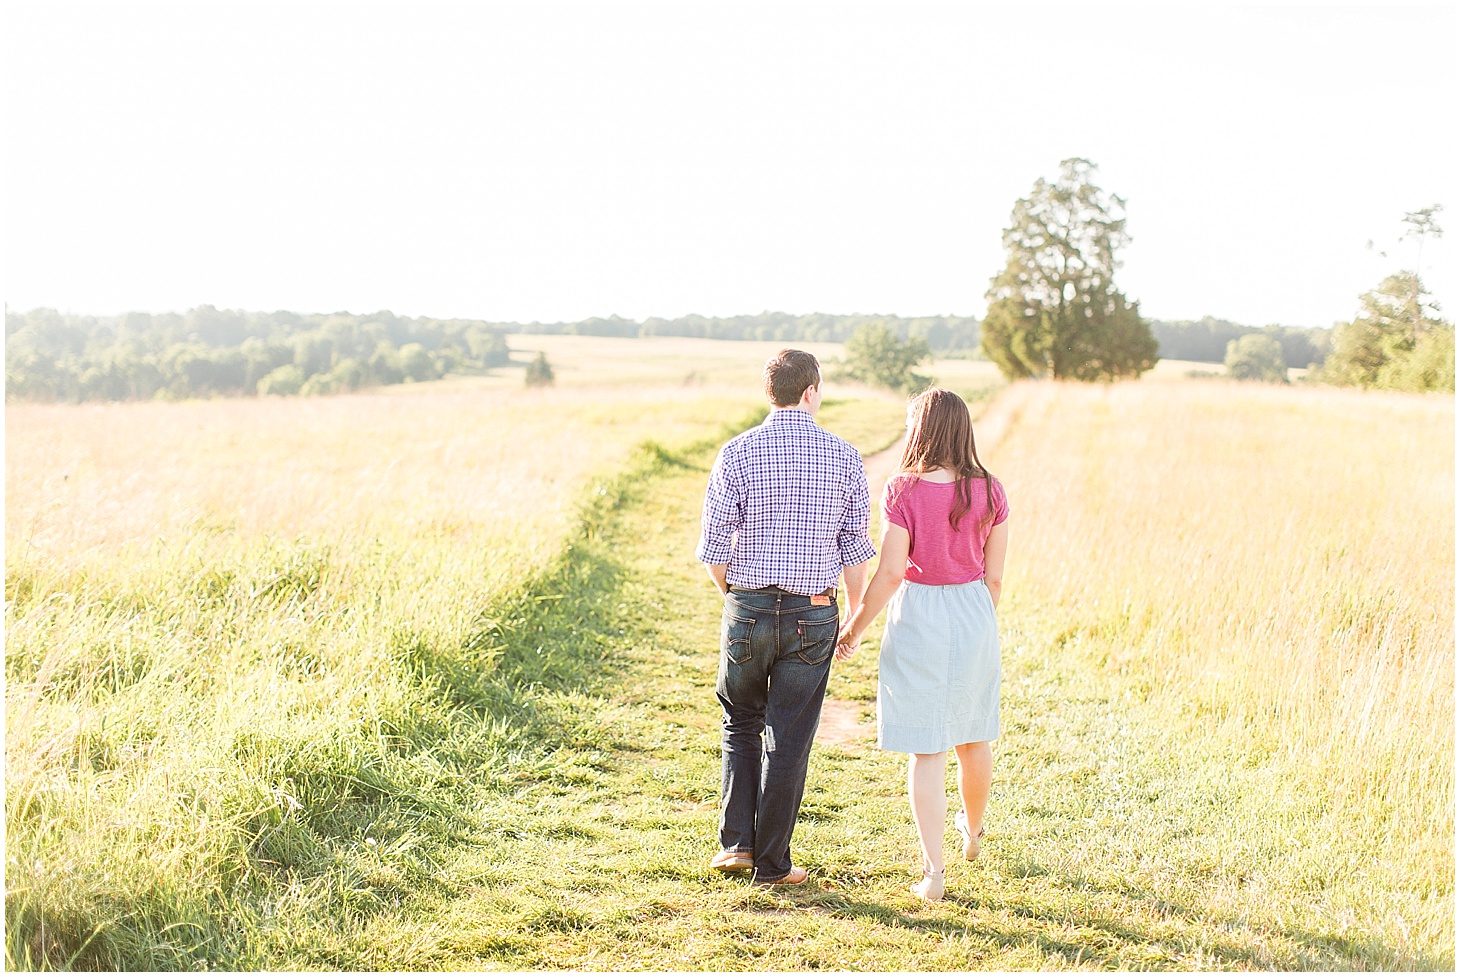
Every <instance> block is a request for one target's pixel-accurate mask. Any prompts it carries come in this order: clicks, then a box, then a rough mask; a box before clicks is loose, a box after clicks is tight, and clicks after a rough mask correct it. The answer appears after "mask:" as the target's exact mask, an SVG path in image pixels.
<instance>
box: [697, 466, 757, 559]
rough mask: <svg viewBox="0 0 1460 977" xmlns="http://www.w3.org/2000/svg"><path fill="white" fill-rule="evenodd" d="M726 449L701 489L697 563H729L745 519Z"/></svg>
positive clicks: (740, 490) (742, 498) (742, 489)
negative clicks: (702, 495) (702, 499)
mask: <svg viewBox="0 0 1460 977" xmlns="http://www.w3.org/2000/svg"><path fill="white" fill-rule="evenodd" d="M729 447H730V446H729V445H728V444H727V445H726V446H725V447H723V448H721V449H720V453H719V454H718V455H717V456H716V457H715V465H714V467H713V468H711V469H710V484H709V486H708V487H707V488H706V489H705V508H704V512H703V513H702V514H701V517H700V544H699V546H697V547H696V548H695V558H696V559H697V560H699V561H700V562H701V563H710V564H717V565H718V564H725V563H729V562H730V552H731V547H732V545H733V543H734V541H735V533H736V532H737V531H738V530H739V529H740V525H741V523H742V522H743V520H744V518H745V487H744V485H742V484H741V483H740V480H739V479H738V478H736V472H735V471H734V467H735V466H734V464H733V461H732V459H731V458H730V457H729V452H728V449H729Z"/></svg>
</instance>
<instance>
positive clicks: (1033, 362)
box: [981, 159, 1156, 380]
mask: <svg viewBox="0 0 1460 977" xmlns="http://www.w3.org/2000/svg"><path fill="white" fill-rule="evenodd" d="M1094 171H1095V164H1093V163H1091V162H1090V161H1089V160H1085V159H1067V160H1064V161H1063V162H1062V163H1060V175H1059V178H1058V179H1057V180H1056V181H1055V182H1054V183H1046V182H1045V181H1044V178H1043V177H1041V178H1039V179H1038V180H1036V181H1035V182H1034V190H1033V192H1032V193H1030V195H1029V196H1028V197H1025V198H1021V199H1020V200H1018V201H1017V202H1016V203H1015V204H1014V213H1013V216H1012V219H1011V221H1010V226H1009V227H1008V228H1006V229H1005V230H1004V248H1005V250H1006V251H1007V252H1008V255H1009V261H1008V264H1007V265H1006V266H1005V267H1004V270H1003V272H1002V273H1001V274H999V275H998V276H997V277H996V278H994V279H993V283H992V285H991V286H990V288H989V290H988V293H987V296H986V297H987V298H988V300H989V311H988V315H987V316H986V317H985V319H984V322H983V339H982V344H981V345H982V348H983V351H984V353H985V354H986V355H987V356H988V358H989V359H991V360H993V361H994V363H995V364H997V365H998V367H999V369H1000V370H1001V371H1002V372H1003V374H1004V375H1005V376H1006V377H1009V378H1010V379H1016V378H1019V377H1044V376H1049V377H1054V378H1055V379H1073V380H1114V379H1118V378H1121V377H1136V376H1140V374H1142V373H1144V372H1145V371H1146V370H1149V369H1150V368H1151V367H1152V366H1154V365H1155V364H1156V340H1155V338H1154V337H1153V336H1152V335H1151V329H1150V326H1149V325H1148V324H1147V323H1146V321H1145V320H1144V319H1142V318H1141V315H1140V307H1139V303H1136V302H1132V301H1130V300H1128V299H1127V298H1126V297H1125V296H1124V295H1123V294H1121V292H1120V290H1119V289H1117V288H1116V287H1115V282H1114V275H1115V270H1116V269H1117V268H1118V267H1120V262H1119V261H1117V260H1116V257H1115V255H1116V252H1117V251H1119V250H1120V249H1121V248H1122V247H1124V246H1125V245H1126V244H1128V243H1129V242H1130V236H1129V235H1128V234H1127V233H1126V230H1125V201H1124V200H1122V199H1121V198H1120V197H1118V196H1115V195H1114V194H1107V193H1105V192H1104V191H1102V190H1101V189H1100V188H1099V187H1097V186H1095V184H1094V183H1093V182H1092V180H1091V177H1092V175H1093V173H1094Z"/></svg>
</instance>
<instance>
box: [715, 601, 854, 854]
mask: <svg viewBox="0 0 1460 977" xmlns="http://www.w3.org/2000/svg"><path fill="white" fill-rule="evenodd" d="M836 634H837V606H836V602H835V601H834V600H833V601H832V603H831V604H830V605H815V604H812V603H811V598H810V597H803V596H801V595H800V594H791V593H787V592H786V591H783V590H781V589H779V588H777V587H766V588H763V589H761V590H748V591H746V590H733V591H731V592H730V593H729V594H728V595H726V597H725V612H724V616H723V618H722V620H721V625H720V673H719V676H718V678H717V679H716V682H715V694H716V696H717V697H718V698H719V700H720V706H721V708H722V709H723V711H724V718H723V721H722V724H723V727H724V728H723V733H722V737H721V741H720V744H721V745H720V750H721V754H722V756H723V757H724V767H723V771H722V774H721V781H720V847H721V848H723V849H725V850H727V851H739V852H754V853H755V878H756V880H757V881H761V882H774V881H777V880H779V879H781V878H784V877H785V876H786V875H787V874H788V873H789V872H790V871H791V831H792V829H793V828H794V827H795V826H796V813H797V812H798V811H799V810H800V809H801V795H802V793H803V792H804V791H805V789H806V764H807V761H808V760H809V759H810V757H811V741H812V740H813V739H815V738H816V727H817V725H818V724H820V722H821V700H822V698H823V697H824V696H825V695H826V680H827V678H828V677H829V676H830V675H831V659H832V652H833V651H835V650H836Z"/></svg>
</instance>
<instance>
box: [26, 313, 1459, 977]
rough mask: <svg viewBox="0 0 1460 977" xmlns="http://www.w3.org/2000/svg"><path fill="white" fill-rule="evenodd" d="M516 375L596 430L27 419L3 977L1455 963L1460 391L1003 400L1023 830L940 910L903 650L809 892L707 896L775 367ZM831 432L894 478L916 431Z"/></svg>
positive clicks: (843, 410)
mask: <svg viewBox="0 0 1460 977" xmlns="http://www.w3.org/2000/svg"><path fill="white" fill-rule="evenodd" d="M514 339H516V340H522V341H523V345H525V344H526V343H525V341H526V340H529V339H531V340H538V339H546V340H553V341H556V342H559V345H558V346H556V347H554V349H553V350H550V351H549V353H548V355H549V358H550V359H551V360H552V361H553V362H554V365H555V368H557V369H558V371H559V386H558V388H556V389H553V390H547V391H541V392H533V393H530V394H529V393H526V392H523V391H521V390H520V379H515V380H511V383H512V385H511V386H509V385H508V380H503V379H498V378H485V379H476V378H473V379H461V380H450V381H446V382H444V383H441V384H435V385H424V386H421V387H419V388H411V387H405V388H399V389H395V390H391V391H389V392H386V393H381V394H378V395H364V396H355V397H343V398H329V399H323V400H310V401H254V402H208V403H194V404H180V405H150V404H144V405H126V406H113V407H89V406H86V407H75V408H34V407H14V406H12V407H8V408H7V417H6V429H7V447H6V454H7V457H6V462H7V465H6V479H7V505H6V550H7V555H6V629H7V638H6V706H7V718H6V723H7V726H6V769H7V778H6V781H7V784H6V826H7V845H6V922H7V926H6V933H7V940H6V947H7V962H8V964H9V965H10V966H11V967H14V968H37V967H48V968H56V967H73V968H96V967H102V968H121V969H153V968H157V969H316V968H325V969H451V968H463V967H465V968H480V969H527V968H535V969H557V968H577V969H586V970H599V969H608V970H611V969H659V970H722V969H723V970H744V969H871V970H879V969H880V970H900V969H929V970H965V969H1066V968H1075V969H1102V968H1128V969H1142V968H1160V969H1166V968H1170V969H1289V968H1324V969H1332V968H1338V969H1345V968H1358V969H1366V968H1386V969H1399V968H1416V969H1451V968H1452V967H1453V962H1454V933H1453V897H1454V894H1453V873H1454V862H1453V804H1454V785H1453V753H1454V750H1453V647H1454V636H1453V580H1454V577H1453V573H1454V568H1453V539H1454V525H1453V424H1454V414H1453V399H1450V398H1444V399H1439V398H1422V397H1385V396H1375V395H1363V394H1356V393H1352V392H1332V391H1330V392H1322V391H1303V390H1271V389H1265V388H1252V387H1247V386H1239V385H1232V384H1225V383H1209V382H1195V381H1192V382H1186V381H1182V380H1179V379H1173V380H1170V381H1163V380H1160V379H1155V380H1147V381H1143V382H1141V383H1138V384H1129V385H1117V386H1115V387H1101V388H1084V387H1066V386H1059V385H1048V384H1046V385H1028V386H1018V387H1015V388H1010V389H1009V390H1007V391H1005V392H1004V393H1003V394H1001V395H1000V396H999V398H998V399H997V400H996V401H994V403H993V406H992V407H991V408H989V411H988V414H987V416H986V417H985V418H984V419H983V420H981V421H980V423H979V431H980V434H981V436H983V437H985V440H984V441H983V442H982V451H983V454H984V458H985V461H986V462H987V463H988V464H989V465H990V467H991V468H993V470H994V471H995V473H996V474H998V475H1000V477H1002V478H1003V479H1004V480H1005V482H1006V485H1007V486H1008V489H1009V494H1010V498H1011V502H1012V505H1013V511H1014V515H1013V522H1012V524H1011V525H1012V526H1013V533H1012V538H1013V541H1012V545H1011V551H1010V563H1009V574H1008V579H1007V583H1006V595H1007V598H1006V600H1007V603H1006V604H1005V605H1004V607H1003V620H1002V622H1001V624H1002V629H1003V632H1004V634H1003V637H1004V647H1005V656H1004V661H1005V674H1004V706H1003V708H1004V726H1005V735H1004V738H1003V739H1002V740H1001V741H1000V743H999V744H998V746H997V749H996V765H995V786H994V798H993V803H992V806H991V813H990V825H991V837H990V839H989V842H988V843H987V844H986V846H985V854H984V856H983V858H981V860H980V861H979V862H978V863H976V864H975V865H971V866H964V865H962V863H957V864H955V865H954V867H953V872H952V873H951V874H950V899H949V900H948V901H947V902H945V903H943V904H940V905H938V906H934V907H928V906H923V905H921V904H918V903H917V902H916V901H915V900H914V899H913V898H912V897H911V896H910V895H908V894H907V892H906V886H907V885H908V884H909V883H910V882H911V881H912V879H913V876H912V875H911V874H910V869H911V867H912V866H913V864H914V863H915V861H916V858H917V855H916V842H915V840H914V838H913V835H912V830H911V826H910V823H909V817H908V815H907V811H906V802H905V800H904V798H903V793H902V776H903V775H902V763H901V759H900V758H899V757H897V756H894V755H887V754H881V753H879V752H877V751H876V750H875V749H873V748H871V746H870V726H869V725H867V723H866V720H867V718H868V717H869V716H870V709H871V702H872V696H873V694H874V692H875V646H874V645H869V646H867V647H864V649H863V650H862V652H861V654H860V655H859V656H858V657H857V658H856V659H854V660H853V661H852V662H851V663H849V665H848V666H846V667H839V668H838V669H837V670H836V671H835V673H834V675H833V680H832V686H831V690H830V693H829V696H830V698H831V702H830V704H829V709H830V710H831V711H832V712H837V713H842V714H846V715H849V716H851V717H852V718H853V720H854V721H855V720H856V719H860V720H862V725H861V726H855V725H854V726H852V728H851V729H850V731H844V734H843V735H840V736H838V737H836V738H834V739H832V738H829V739H828V740H827V741H826V742H824V743H823V744H822V745H821V746H819V747H818V750H817V753H816V755H815V756H814V757H813V761H812V773H811V778H810V783H809V788H808V793H807V799H806V803H805V806H804V808H803V816H802V820H801V822H800V825H799V826H798V829H797V836H796V844H795V851H796V855H797V859H798V862H801V863H804V864H806V865H808V866H809V867H810V868H812V870H813V873H814V879H813V884H812V885H811V886H810V887H808V888H807V890H806V891H805V892H797V893H790V892H787V893H768V892H764V891H760V890H756V889H754V888H752V887H750V886H748V885H746V884H743V883H741V882H737V881H733V880H726V879H722V878H720V877H718V876H716V875H714V874H713V873H710V872H709V871H708V870H707V869H706V867H705V864H706V860H707V858H708V856H709V854H710V853H711V852H712V849H713V839H714V826H715V817H716V797H717V792H718V759H717V757H718V716H717V715H716V713H715V710H714V708H713V704H714V700H713V695H712V689H711V686H712V683H713V679H714V671H715V648H714V642H715V637H716V634H717V622H718V602H717V600H716V599H715V595H714V593H713V590H712V588H711V587H710V585H709V583H708V580H707V578H706V577H705V576H704V573H703V571H702V570H701V568H699V567H698V566H697V565H696V564H695V563H694V562H693V555H692V550H693V544H694V540H695V536H696V534H697V529H698V512H699V503H700V498H701V493H702V491H703V487H704V480H705V476H706V472H707V467H708V464H709V461H710V460H711V458H712V457H713V452H714V449H715V447H716V445H717V444H718V443H719V441H720V440H721V439H723V438H724V437H725V436H727V435H728V434H729V433H730V432H732V431H733V430H735V429H737V428H738V427H740V426H743V425H745V424H748V423H752V422H753V420H754V418H755V417H756V416H758V415H757V410H758V403H757V401H758V398H757V397H756V395H755V386H756V382H755V377H756V373H757V372H758V368H759V363H760V362H761V360H762V359H763V357H764V355H765V350H751V349H749V348H748V347H751V346H755V345H756V344H723V345H725V346H727V347H729V349H728V350H726V351H725V360H724V361H723V362H721V361H718V360H717V359H716V357H715V355H714V351H715V349H716V348H718V347H719V346H720V345H721V344H709V345H695V344H697V343H699V344H703V343H704V342H705V341H695V340H677V341H676V340H656V341H654V342H655V344H656V345H657V344H665V345H663V346H660V347H659V348H660V349H661V350H662V351H663V350H667V352H663V353H662V355H663V356H664V357H665V359H664V360H663V361H662V362H660V363H659V365H657V366H654V367H653V368H652V369H649V368H647V367H646V368H644V369H645V372H643V373H639V374H635V373H634V370H635V369H638V367H634V366H632V365H631V364H630V363H627V362H624V361H625V360H631V359H632V356H631V355H630V354H629V353H627V352H625V351H626V350H629V349H631V347H625V346H623V345H622V344H623V343H625V342H626V341H622V340H595V341H583V340H578V341H577V342H578V343H581V344H582V345H575V344H574V343H571V342H568V340H569V339H570V337H514ZM685 344H689V345H685ZM767 345H768V346H769V347H773V346H774V344H767ZM676 351H677V352H678V353H679V354H680V355H678V356H676V355H674V354H675V352H676ZM656 355H659V354H656ZM575 357H577V359H575ZM695 357H701V358H702V359H701V360H696V359H695ZM826 358H827V357H826V356H823V359H826ZM695 363H701V365H694V364H695ZM616 364H617V365H616ZM937 366H938V369H939V371H940V379H942V380H943V382H945V383H947V384H949V385H951V386H954V387H955V389H962V390H964V391H965V392H968V393H970V394H973V393H975V392H977V391H987V390H989V389H991V388H992V387H993V386H994V383H993V379H992V378H991V377H989V376H988V375H987V373H986V372H980V371H983V370H985V368H986V367H987V364H977V363H967V364H965V363H957V362H955V363H948V364H942V363H940V364H938V365H937ZM716 370H719V371H721V372H715V371H716ZM960 371H962V372H960ZM691 372H693V373H695V374H697V376H696V377H693V378H690V377H689V374H690V373H691ZM508 377H509V379H511V377H510V374H509V375H508ZM687 378H688V382H686V379H687ZM829 394H830V395H831V397H832V399H831V400H830V401H829V402H828V404H827V407H826V408H825V409H824V411H823V416H822V420H823V421H824V423H826V424H827V426H828V427H830V428H832V429H833V430H836V431H838V432H839V433H841V434H843V436H846V437H848V438H849V439H851V440H853V442H854V443H857V444H858V445H859V446H860V447H862V448H863V449H864V452H866V453H870V452H873V451H876V450H878V449H881V448H883V447H885V446H887V445H888V444H889V443H891V442H892V441H893V440H894V439H895V437H896V436H897V434H898V433H899V429H900V425H901V417H902V407H901V404H900V402H899V401H897V400H896V399H895V398H891V397H888V396H884V395H876V394H873V393H871V392H868V391H861V390H857V389H855V388H842V389H840V390H838V389H837V388H836V387H835V386H833V387H832V389H831V390H829ZM980 409H981V408H980ZM645 441H652V443H651V444H650V445H649V446H648V447H644V446H643V444H644V442H645ZM1376 500H1382V504H1379V503H1377V502H1376Z"/></svg>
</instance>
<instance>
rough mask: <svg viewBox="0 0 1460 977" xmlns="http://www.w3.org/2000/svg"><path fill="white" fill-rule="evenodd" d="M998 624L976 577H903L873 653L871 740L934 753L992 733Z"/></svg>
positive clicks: (994, 729) (994, 734)
mask: <svg viewBox="0 0 1460 977" xmlns="http://www.w3.org/2000/svg"><path fill="white" fill-rule="evenodd" d="M999 679H1000V668H999V625H998V621H997V619H996V618H995V617H994V602H993V598H992V597H991V596H990V595H989V589H988V587H987V586H985V585H984V582H983V581H982V580H974V581H972V582H970V583H963V584H949V585H946V586H941V587H935V586H930V585H928V584H919V583H909V582H907V581H904V582H903V584H902V586H901V587H899V588H898V590H897V593H896V594H894V595H893V597H892V602H891V603H890V604H889V605H888V607H887V627H886V630H885V631H883V634H882V652H881V654H880V655H879V656H878V659H877V745H878V746H879V747H881V748H882V749H884V750H894V751H896V752H899V753H942V752H943V751H945V750H951V749H952V748H953V747H955V746H958V745H959V744H961V743H983V742H986V741H988V740H994V739H998V736H999Z"/></svg>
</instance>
